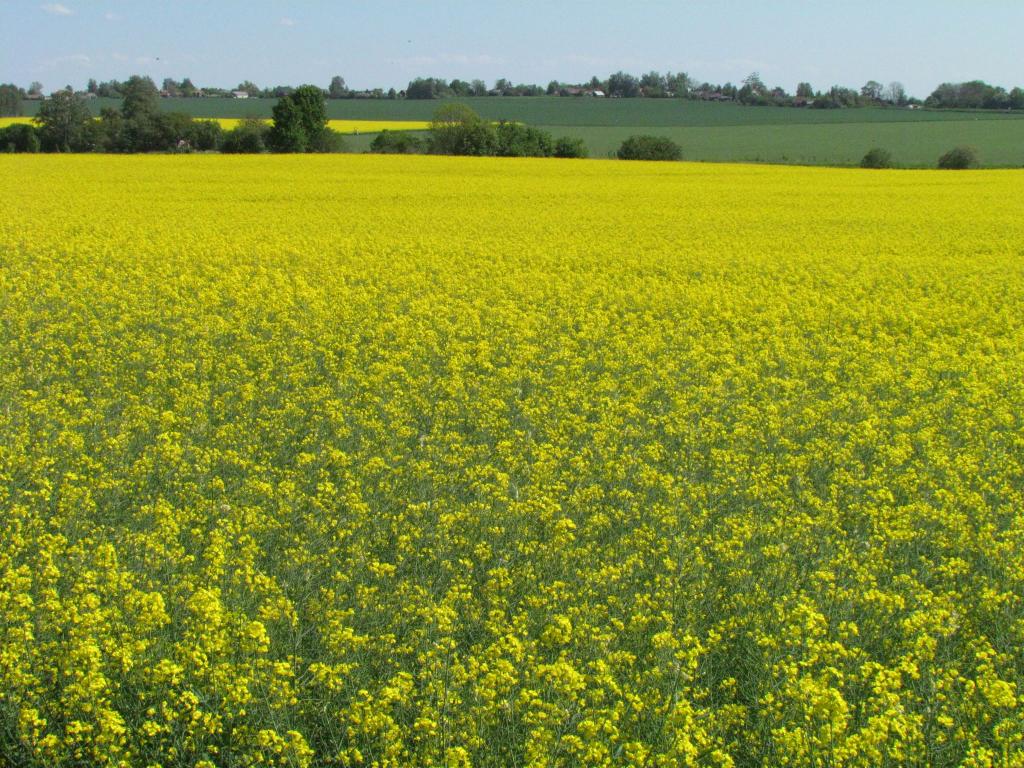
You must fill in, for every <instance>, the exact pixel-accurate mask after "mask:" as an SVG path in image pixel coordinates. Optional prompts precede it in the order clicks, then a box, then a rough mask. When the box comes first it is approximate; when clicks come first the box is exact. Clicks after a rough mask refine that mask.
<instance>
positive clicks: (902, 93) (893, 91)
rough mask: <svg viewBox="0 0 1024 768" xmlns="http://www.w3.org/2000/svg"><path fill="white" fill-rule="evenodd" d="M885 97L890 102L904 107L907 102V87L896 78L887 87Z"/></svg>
mask: <svg viewBox="0 0 1024 768" xmlns="http://www.w3.org/2000/svg"><path fill="white" fill-rule="evenodd" d="M885 99H886V101H888V102H889V103H890V104H895V105H896V106H898V107H902V106H903V105H904V104H906V103H907V89H906V88H904V87H903V83H900V82H898V81H896V80H894V81H893V82H891V83H889V87H888V88H886V89H885Z"/></svg>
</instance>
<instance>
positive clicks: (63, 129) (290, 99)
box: [0, 75, 345, 152]
mask: <svg viewBox="0 0 1024 768" xmlns="http://www.w3.org/2000/svg"><path fill="white" fill-rule="evenodd" d="M120 85H121V89H120V91H119V92H120V94H121V105H120V107H119V108H117V109H114V108H112V107H105V108H104V109H102V110H101V111H100V115H99V119H94V118H93V116H92V113H91V112H90V110H89V108H88V106H87V105H86V103H85V101H84V100H82V99H81V98H80V97H79V96H78V95H77V94H75V93H74V92H73V91H71V90H61V91H56V92H54V93H53V94H52V95H51V97H50V98H48V99H46V100H45V101H44V102H43V103H42V104H40V106H39V111H38V113H37V114H36V116H35V118H34V120H33V123H34V124H15V125H11V126H8V127H7V128H4V129H0V151H6V152H191V151H220V152H264V151H273V152H340V151H344V149H345V143H344V140H343V138H342V136H341V135H340V134H339V133H337V132H336V131H332V130H331V129H330V128H329V127H328V125H327V108H326V105H325V103H324V98H323V94H322V92H321V90H320V88H318V87H316V86H313V85H308V86H300V87H298V88H295V89H293V90H292V93H291V94H290V95H288V96H287V97H284V98H282V99H280V100H279V101H278V102H277V104H275V105H274V109H273V120H272V122H271V123H270V124H267V123H265V122H263V121H262V120H243V121H241V123H240V124H239V125H238V127H237V128H235V129H233V130H229V131H225V130H223V129H222V128H221V126H220V124H219V123H218V122H217V121H215V120H203V119H195V118H193V117H192V116H191V115H189V114H186V113H184V112H165V111H163V110H162V109H161V108H160V96H159V91H158V89H157V87H156V85H155V83H154V82H153V81H152V80H151V79H150V78H148V77H142V76H139V75H133V76H132V77H130V78H129V79H128V80H127V81H125V82H124V83H122V84H120Z"/></svg>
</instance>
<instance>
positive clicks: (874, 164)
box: [860, 147, 893, 168]
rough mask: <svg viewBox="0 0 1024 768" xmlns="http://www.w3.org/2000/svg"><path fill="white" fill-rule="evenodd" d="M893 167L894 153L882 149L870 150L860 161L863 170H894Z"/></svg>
mask: <svg viewBox="0 0 1024 768" xmlns="http://www.w3.org/2000/svg"><path fill="white" fill-rule="evenodd" d="M892 166H893V162H892V153H891V152H890V151H889V150H887V149H882V148H881V147H875V148H874V149H870V150H868V152H867V154H866V155H864V157H863V158H862V159H861V161H860V167H861V168H892Z"/></svg>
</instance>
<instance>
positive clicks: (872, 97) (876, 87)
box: [860, 80, 884, 101]
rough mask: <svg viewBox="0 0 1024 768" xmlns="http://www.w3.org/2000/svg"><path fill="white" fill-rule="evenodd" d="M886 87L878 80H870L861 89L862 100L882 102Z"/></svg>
mask: <svg viewBox="0 0 1024 768" xmlns="http://www.w3.org/2000/svg"><path fill="white" fill-rule="evenodd" d="M883 91H884V86H883V85H882V84H881V83H880V82H878V81H877V80H868V81H867V82H866V83H864V85H863V86H862V87H861V89H860V95H861V98H863V99H866V100H867V101H881V100H882V92H883Z"/></svg>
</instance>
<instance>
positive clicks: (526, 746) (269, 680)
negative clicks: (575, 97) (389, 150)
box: [0, 156, 1024, 768]
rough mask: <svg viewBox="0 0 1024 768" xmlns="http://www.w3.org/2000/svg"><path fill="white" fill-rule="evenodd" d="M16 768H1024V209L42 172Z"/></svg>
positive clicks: (1008, 182)
mask: <svg viewBox="0 0 1024 768" xmlns="http://www.w3.org/2000/svg"><path fill="white" fill-rule="evenodd" d="M0 172H2V174H3V177H4V179H5V180H6V183H5V184H3V185H2V186H0V210H2V211H3V215H2V216H0V512H2V519H3V525H2V526H0V762H5V763H6V764H10V765H18V766H84V765H89V766H93V765H108V766H136V765H138V766H156V765H159V766H167V767H170V766H203V767H204V768H209V766H256V765H276V766H311V765H342V766H377V767H378V768H384V767H385V766H394V767H397V766H413V765H415V766H441V765H444V766H449V767H452V768H455V767H456V766H471V765H472V766H494V767H495V768H496V767H498V766H533V767H538V768H539V767H540V766H627V765H628V766H651V767H654V766H657V767H659V768H668V767H670V766H777V765H788V766H833V767H835V766H864V767H865V768H867V767H868V766H910V765H916V766H926V765H927V766H933V765H934V766H956V765H963V766H975V767H980V766H1021V765H1024V744H1022V739H1024V733H1022V721H1024V655H1022V654H1021V650H1020V649H1021V648H1022V647H1024V387H1022V385H1021V382H1022V381H1024V311H1022V307H1024V175H1022V174H1021V173H1020V172H1015V171H1007V172H977V173H972V174H963V175H960V174H943V173H939V172H887V171H882V172H863V171H857V170H834V169H831V170H824V169H800V168H778V167H776V168H767V167H743V166H701V165H687V164H646V163H612V162H605V161H593V162H589V163H577V162H573V161H545V160H522V161H518V160H495V159H467V158H440V157H411V158H410V157H378V156H322V157H287V156H272V157H239V156H185V157H182V156H144V157H117V156H75V157H48V156H30V157H29V156H25V157H0Z"/></svg>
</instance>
